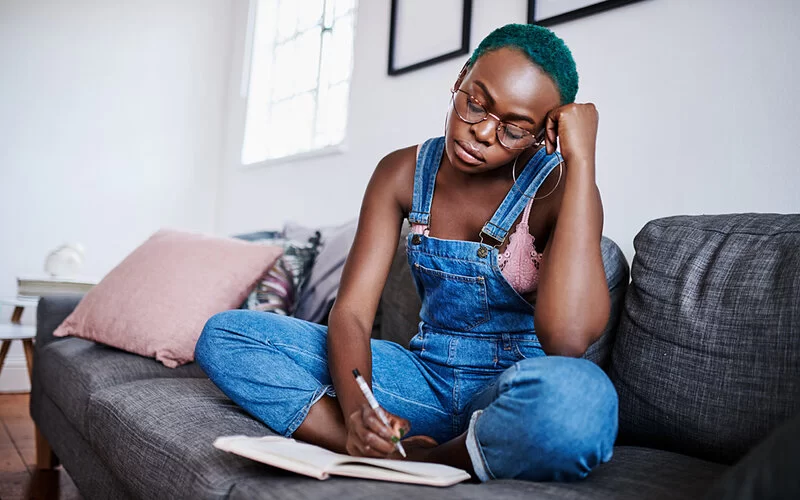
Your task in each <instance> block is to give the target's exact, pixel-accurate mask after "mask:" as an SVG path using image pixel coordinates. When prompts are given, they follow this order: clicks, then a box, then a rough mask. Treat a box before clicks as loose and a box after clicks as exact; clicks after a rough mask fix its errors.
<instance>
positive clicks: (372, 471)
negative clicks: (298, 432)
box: [214, 436, 470, 486]
mask: <svg viewBox="0 0 800 500" xmlns="http://www.w3.org/2000/svg"><path fill="white" fill-rule="evenodd" d="M214 446H215V447H217V448H219V449H220V450H225V451H228V452H230V453H235V454H237V455H241V456H243V457H247V458H249V459H252V460H256V461H258V462H263V463H265V464H269V465H272V466H273V467H279V468H281V469H286V470H290V471H292V472H297V473H298V474H305V475H306V476H311V477H315V478H317V479H328V477H329V476H330V475H337V476H350V477H361V478H365V479H377V480H380V481H394V482H398V483H413V484H424V485H428V486H450V485H453V484H456V483H459V482H461V481H464V480H467V479H469V478H470V475H469V474H468V473H467V472H466V471H464V470H461V469H456V468H455V467H450V466H447V465H441V464H431V463H424V462H411V461H408V460H389V459H384V458H365V457H351V456H350V455H342V454H340V453H334V452H332V451H329V450H326V449H325V448H321V447H319V446H315V445H313V444H308V443H303V442H300V441H295V440H294V439H289V438H285V437H282V436H265V437H248V436H222V437H219V438H217V439H216V440H215V441H214Z"/></svg>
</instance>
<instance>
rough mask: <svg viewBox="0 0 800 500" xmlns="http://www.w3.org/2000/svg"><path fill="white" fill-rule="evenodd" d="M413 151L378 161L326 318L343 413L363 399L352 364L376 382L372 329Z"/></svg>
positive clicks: (410, 187) (394, 242) (332, 368)
mask: <svg viewBox="0 0 800 500" xmlns="http://www.w3.org/2000/svg"><path fill="white" fill-rule="evenodd" d="M414 152H415V149H414V148H413V147H412V148H406V149H402V150H399V151H396V152H394V153H391V154H389V155H388V156H386V157H385V158H384V159H382V160H381V161H380V162H379V163H378V166H377V168H376V169H375V172H374V173H373V175H372V178H371V179H370V182H369V184H368V185H367V190H366V193H365V194H364V200H363V202H362V205H361V213H360V216H359V220H358V230H357V231H356V236H355V240H354V242H353V247H352V249H351V250H350V254H349V255H348V257H347V261H346V262H345V266H344V272H343V274H342V280H341V284H340V287H339V292H338V294H337V297H336V302H335V304H334V306H333V309H332V310H331V314H330V317H329V320H328V366H329V370H330V373H331V377H332V378H333V385H334V387H335V388H336V395H337V399H338V400H339V405H340V407H341V409H342V413H343V415H344V417H345V419H347V417H348V416H349V415H351V414H352V413H353V412H354V411H356V410H358V409H359V408H360V407H361V405H362V404H363V402H364V401H363V400H364V396H363V395H362V394H361V392H360V390H359V389H358V387H357V385H356V384H355V383H354V381H353V375H352V373H351V372H352V370H353V369H354V368H358V370H359V371H360V372H361V374H362V375H363V376H364V378H365V379H366V381H367V383H369V384H371V383H372V360H371V354H370V343H369V340H370V333H371V331H372V323H373V322H374V319H375V312H376V310H377V308H378V302H379V300H380V296H381V293H382V292H383V287H384V285H385V283H386V278H387V276H388V274H389V268H390V266H391V263H392V259H393V258H394V255H395V251H396V250H397V243H398V238H399V234H400V227H401V224H402V222H403V216H404V212H405V210H406V209H405V205H406V204H407V200H406V198H409V199H410V196H411V192H412V190H413V182H414V165H415V161H414Z"/></svg>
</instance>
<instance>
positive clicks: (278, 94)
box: [272, 40, 298, 101]
mask: <svg viewBox="0 0 800 500" xmlns="http://www.w3.org/2000/svg"><path fill="white" fill-rule="evenodd" d="M297 67H298V64H297V40H290V41H288V42H284V43H282V44H281V45H278V46H277V47H275V66H274V69H273V71H274V75H275V77H274V78H273V79H272V82H273V83H272V99H273V100H276V101H277V100H280V99H285V98H287V97H289V96H291V95H292V94H294V93H295V90H294V79H295V75H294V73H295V71H296V70H297Z"/></svg>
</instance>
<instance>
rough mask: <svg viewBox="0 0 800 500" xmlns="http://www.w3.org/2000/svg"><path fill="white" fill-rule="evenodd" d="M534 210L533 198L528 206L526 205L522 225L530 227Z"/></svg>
mask: <svg viewBox="0 0 800 500" xmlns="http://www.w3.org/2000/svg"><path fill="white" fill-rule="evenodd" d="M532 208H533V198H531V201H529V202H528V204H527V205H525V212H523V213H522V220H521V221H519V223H520V224H525V226H527V225H528V221H529V220H530V219H531V209H532Z"/></svg>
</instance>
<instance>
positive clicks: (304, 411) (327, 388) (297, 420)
mask: <svg viewBox="0 0 800 500" xmlns="http://www.w3.org/2000/svg"><path fill="white" fill-rule="evenodd" d="M326 395H327V396H330V397H332V398H335V397H336V391H334V390H333V386H332V385H321V386H320V387H319V388H318V389H317V390H316V391H315V392H314V395H313V396H311V400H310V401H309V402H308V403H307V404H306V405H305V406H304V407H303V408H301V409H300V411H299V412H297V414H296V415H295V416H294V418H293V419H292V421H291V422H290V423H289V426H288V427H287V428H286V430H285V431H284V432H283V435H284V436H285V437H292V434H294V431H296V430H297V428H298V427H300V425H301V424H302V423H303V422H304V421H305V419H306V417H307V416H308V412H309V411H311V407H312V406H314V405H315V404H317V401H319V400H320V399H322V396H326Z"/></svg>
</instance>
